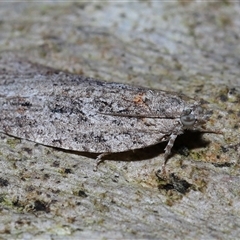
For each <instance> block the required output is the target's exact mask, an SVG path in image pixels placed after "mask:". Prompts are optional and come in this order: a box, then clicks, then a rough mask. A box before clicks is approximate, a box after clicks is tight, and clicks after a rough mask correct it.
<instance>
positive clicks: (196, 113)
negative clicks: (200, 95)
mask: <svg viewBox="0 0 240 240" xmlns="http://www.w3.org/2000/svg"><path fill="white" fill-rule="evenodd" d="M207 118H208V117H207V116H206V114H205V111H204V110H203V108H201V107H200V106H199V105H198V106H193V107H191V108H187V109H185V110H183V112H182V115H181V117H180V120H181V123H182V124H183V126H184V128H185V129H193V130H195V129H197V127H199V126H201V125H203V124H204V123H206V120H207Z"/></svg>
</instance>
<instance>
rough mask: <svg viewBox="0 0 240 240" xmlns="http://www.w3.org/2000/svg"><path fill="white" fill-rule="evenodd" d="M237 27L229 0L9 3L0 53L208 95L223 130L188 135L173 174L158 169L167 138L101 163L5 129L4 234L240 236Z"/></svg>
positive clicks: (1, 16) (0, 225)
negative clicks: (173, 177) (12, 134)
mask: <svg viewBox="0 0 240 240" xmlns="http://www.w3.org/2000/svg"><path fill="white" fill-rule="evenodd" d="M239 29H240V5H239V3H238V2H235V1H230V0H225V1H215V2H210V1H205V2H198V3H197V2H194V1H181V0H179V1H171V2H170V1H169V2H164V1H142V2H140V1H138V2H137V1H136V2H130V1H129V2H110V1H109V2H100V1H99V2H97V1H96V2H92V3H86V2H82V3H72V2H67V1H66V2H64V3H53V2H49V3H47V2H42V3H34V2H32V3H31V2H30V3H27V2H22V3H0V52H3V51H11V52H15V53H16V54H18V55H19V54H20V55H22V56H25V57H26V58H28V59H31V60H32V61H34V62H38V63H42V64H44V65H48V66H52V67H55V68H58V69H62V70H68V71H71V72H74V73H79V74H84V75H86V76H92V77H96V78H100V79H103V80H107V81H115V82H123V83H130V84H135V85H141V86H146V87H151V88H156V89H163V90H171V91H178V92H183V93H185V94H187V95H188V96H191V97H193V96H194V97H196V98H202V99H204V100H205V101H208V102H209V104H208V106H207V107H208V108H209V109H212V110H213V115H212V117H211V119H210V121H209V122H208V125H207V127H208V128H210V129H221V130H222V132H223V134H222V135H221V134H219V135H218V134H203V135H199V134H197V133H194V134H190V133H187V134H185V135H183V136H181V137H179V138H178V141H177V142H176V145H175V147H174V150H173V153H174V154H173V156H172V157H171V159H170V161H169V163H168V170H169V172H170V173H174V174H175V175H176V176H177V177H178V178H179V180H175V181H173V182H171V181H170V180H168V181H166V182H165V181H159V179H158V178H157V177H156V175H155V172H156V170H157V169H159V167H160V165H161V163H162V161H163V154H162V153H163V148H164V144H160V145H158V146H155V147H153V148H149V149H145V150H141V151H137V152H136V153H131V154H130V155H131V156H129V155H127V156H125V155H121V156H118V155H117V156H116V160H120V159H121V160H127V159H129V158H130V159H134V160H135V161H105V162H104V164H102V165H100V166H99V170H98V171H97V172H93V171H92V169H93V166H94V158H93V157H92V156H90V155H89V156H88V155H87V156H82V155H78V154H73V153H69V152H64V151H60V150H56V149H52V148H48V147H44V146H41V145H37V144H35V143H33V142H28V141H25V140H20V139H16V138H12V137H9V136H6V135H4V134H0V163H1V165H0V166H1V168H0V238H1V239H33V238H34V239H90V238H91V239H117V238H118V239H122V238H125V239H130V238H131V239H140V238H141V239H238V238H239V236H240V171H239V165H240V164H239V155H240V139H239V134H240V132H239V122H240V121H239V119H240V80H239V75H240V74H239V73H240V67H239V66H240V44H239V38H240V31H239ZM138 159H142V160H141V161H137V160H138ZM183 180H185V181H187V182H188V183H189V184H192V185H191V186H190V187H189V188H188V189H186V188H184V186H185V187H186V186H187V185H184V186H183ZM173 185H174V187H175V189H171V188H172V187H173ZM181 186H182V187H183V188H184V189H186V190H187V191H186V192H185V193H180V192H179V191H177V190H180V187H181Z"/></svg>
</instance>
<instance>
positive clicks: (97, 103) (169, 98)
mask: <svg viewBox="0 0 240 240" xmlns="http://www.w3.org/2000/svg"><path fill="white" fill-rule="evenodd" d="M207 118H208V116H207V114H206V111H205V110H204V109H203V108H202V106H201V102H200V101H196V100H194V99H191V98H188V97H186V96H185V95H183V94H178V93H174V92H166V91H160V90H153V89H147V88H143V87H136V86H131V85H127V84H121V83H109V82H103V81H99V80H96V79H93V78H90V77H83V76H79V75H74V74H70V73H67V72H62V71H59V70H55V69H52V68H49V67H44V66H42V65H38V64H34V63H31V62H29V61H26V60H24V59H21V58H18V57H16V56H14V55H9V54H2V56H1V59H0V131H1V132H3V133H6V134H8V135H11V136H15V137H18V138H22V139H27V140H30V141H33V142H36V143H40V144H43V145H47V146H51V147H57V148H62V149H67V150H74V151H80V152H90V153H98V154H99V155H98V157H97V164H99V163H100V162H101V161H103V158H104V157H105V156H106V155H108V154H110V153H116V152H124V151H129V150H134V149H140V148H145V147H147V146H151V145H155V144H157V143H160V142H164V141H166V142H167V145H166V148H165V153H164V159H165V161H164V163H166V161H167V159H168V157H169V154H170V153H171V149H172V147H173V144H174V141H175V139H176V137H177V136H178V135H180V134H183V133H184V130H185V129H191V130H197V129H199V128H200V127H201V126H202V125H203V124H204V123H205V122H206V121H207Z"/></svg>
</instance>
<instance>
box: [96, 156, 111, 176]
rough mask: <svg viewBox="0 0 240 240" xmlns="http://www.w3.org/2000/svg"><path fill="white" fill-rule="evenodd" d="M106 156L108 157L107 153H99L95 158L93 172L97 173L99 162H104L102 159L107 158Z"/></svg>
mask: <svg viewBox="0 0 240 240" xmlns="http://www.w3.org/2000/svg"><path fill="white" fill-rule="evenodd" d="M107 155H109V153H107V152H105V153H101V154H99V155H98V156H97V158H96V164H95V166H94V169H93V171H95V172H96V171H97V168H98V165H99V164H100V163H101V162H103V161H104V159H103V158H104V157H105V156H107Z"/></svg>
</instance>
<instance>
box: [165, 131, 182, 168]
mask: <svg viewBox="0 0 240 240" xmlns="http://www.w3.org/2000/svg"><path fill="white" fill-rule="evenodd" d="M177 136H178V135H177V134H171V135H170V138H169V141H168V143H167V146H166V147H165V149H164V163H163V165H162V171H163V172H165V167H166V164H167V161H168V157H169V155H170V154H171V150H172V147H173V144H174V142H175V140H176V138H177Z"/></svg>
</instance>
